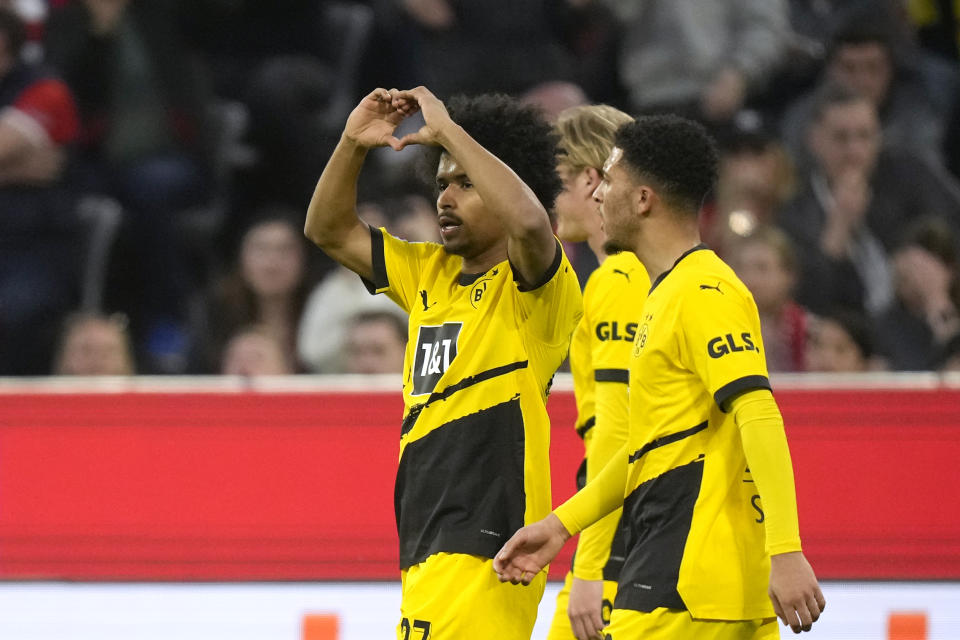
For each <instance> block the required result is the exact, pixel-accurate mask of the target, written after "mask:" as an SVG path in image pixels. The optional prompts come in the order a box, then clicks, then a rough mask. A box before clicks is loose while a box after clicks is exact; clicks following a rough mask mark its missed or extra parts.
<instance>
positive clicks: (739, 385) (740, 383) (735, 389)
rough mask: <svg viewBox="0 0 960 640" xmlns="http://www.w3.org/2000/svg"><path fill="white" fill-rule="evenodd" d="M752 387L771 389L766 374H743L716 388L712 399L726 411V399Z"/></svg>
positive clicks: (730, 398) (750, 389)
mask: <svg viewBox="0 0 960 640" xmlns="http://www.w3.org/2000/svg"><path fill="white" fill-rule="evenodd" d="M753 389H767V390H771V389H770V380H769V379H768V378H767V376H744V377H742V378H737V379H736V380H734V381H733V382H729V383H727V384H725V385H723V386H722V387H720V388H719V389H717V392H716V393H715V394H713V399H714V401H716V403H717V406H718V407H720V409H721V410H723V411H724V412H726V411H727V410H728V409H729V407H728V406H725V405H726V403H727V401H728V400H732V399H733V397H734V396H735V395H737V394H738V393H743V392H744V391H752V390H753Z"/></svg>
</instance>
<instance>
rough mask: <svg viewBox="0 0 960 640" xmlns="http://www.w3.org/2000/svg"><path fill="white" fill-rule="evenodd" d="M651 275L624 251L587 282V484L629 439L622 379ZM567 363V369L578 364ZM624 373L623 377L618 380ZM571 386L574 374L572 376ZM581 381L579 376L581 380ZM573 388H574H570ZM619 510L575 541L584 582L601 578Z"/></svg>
mask: <svg viewBox="0 0 960 640" xmlns="http://www.w3.org/2000/svg"><path fill="white" fill-rule="evenodd" d="M649 290H650V278H649V277H648V276H647V271H646V269H644V267H643V265H642V264H640V261H639V260H637V257H636V256H635V255H634V254H633V253H630V252H622V253H619V254H615V255H612V256H609V257H607V258H606V259H605V260H604V261H603V263H602V264H601V265H600V266H599V267H598V268H597V269H596V271H594V272H593V274H592V275H591V276H590V279H589V280H588V281H587V286H586V289H585V290H584V296H583V319H582V320H581V321H580V325H579V326H580V327H582V326H584V325H587V326H588V327H589V337H590V342H589V346H590V353H589V361H588V362H587V363H584V364H582V365H581V366H584V365H585V366H587V367H588V368H589V375H588V376H585V377H588V378H589V383H590V384H592V386H593V387H594V391H593V393H592V395H593V398H594V407H595V408H594V411H595V416H596V423H595V425H594V427H593V429H592V430H591V432H592V433H593V437H592V438H591V439H590V441H589V442H588V443H587V448H586V455H587V482H590V481H591V480H592V479H593V478H595V477H597V476H598V475H599V474H600V471H601V470H602V469H603V467H604V466H606V464H607V463H608V462H609V461H610V460H611V458H612V457H613V456H614V454H615V453H616V452H617V450H618V449H620V447H622V446H623V444H624V443H625V442H626V441H627V432H628V431H629V422H628V421H629V416H628V402H627V382H626V377H627V374H628V371H629V367H630V353H631V350H632V348H633V340H634V339H635V337H636V332H637V327H638V320H639V318H640V312H641V309H642V308H643V303H644V301H645V300H646V298H647V292H648V291H649ZM577 364H578V363H577V362H574V361H571V370H574V369H575V367H576V366H577ZM620 374H622V375H623V379H618V376H619V375H620ZM574 375H575V377H574V385H576V384H577V382H578V377H577V376H576V374H574ZM579 380H582V378H579ZM574 389H576V386H575V387H574ZM620 516H621V510H620V509H617V510H615V511H614V512H612V513H610V514H609V515H607V516H606V517H604V518H603V519H601V520H600V521H598V522H597V523H596V524H594V525H593V526H591V527H589V528H587V529H586V530H585V531H583V533H582V534H581V536H580V540H579V542H578V544H577V553H576V560H575V561H574V565H573V572H574V575H576V577H578V578H581V579H583V580H601V579H602V578H603V569H604V567H605V566H606V564H607V561H608V560H609V558H610V545H611V543H612V541H613V537H614V534H615V533H616V530H617V525H618V524H619V522H620Z"/></svg>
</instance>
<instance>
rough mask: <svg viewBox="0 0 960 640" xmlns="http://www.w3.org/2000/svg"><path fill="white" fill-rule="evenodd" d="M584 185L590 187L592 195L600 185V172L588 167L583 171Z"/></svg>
mask: <svg viewBox="0 0 960 640" xmlns="http://www.w3.org/2000/svg"><path fill="white" fill-rule="evenodd" d="M583 179H584V185H585V186H587V187H590V193H593V190H594V189H596V188H597V185H598V184H600V172H599V171H597V170H596V169H594V168H593V167H587V168H586V169H584V170H583Z"/></svg>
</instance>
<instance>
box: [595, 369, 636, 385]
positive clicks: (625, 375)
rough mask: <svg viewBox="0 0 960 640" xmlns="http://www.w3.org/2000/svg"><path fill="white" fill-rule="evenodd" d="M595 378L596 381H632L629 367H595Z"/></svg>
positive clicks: (625, 382)
mask: <svg viewBox="0 0 960 640" xmlns="http://www.w3.org/2000/svg"><path fill="white" fill-rule="evenodd" d="M593 379H594V380H595V381H596V382H623V383H624V384H627V383H629V382H630V371H629V370H627V369H594V370H593Z"/></svg>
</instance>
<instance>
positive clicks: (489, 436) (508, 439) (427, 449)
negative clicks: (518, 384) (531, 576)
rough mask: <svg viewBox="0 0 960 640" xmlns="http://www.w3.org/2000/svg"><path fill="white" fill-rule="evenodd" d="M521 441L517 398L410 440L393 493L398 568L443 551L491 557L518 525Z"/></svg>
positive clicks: (521, 511)
mask: <svg viewBox="0 0 960 640" xmlns="http://www.w3.org/2000/svg"><path fill="white" fill-rule="evenodd" d="M524 446H525V441H524V428H523V415H522V414H521V412H520V400H519V399H513V400H509V401H507V402H504V403H502V404H498V405H495V406H493V407H490V408H489V409H484V410H482V411H478V412H477V413H472V414H470V415H468V416H464V417H463V418H460V419H458V420H454V421H452V422H449V423H447V424H445V425H443V426H441V427H439V428H437V429H435V430H433V431H431V432H430V433H429V434H427V435H426V436H424V437H423V438H420V439H419V440H417V441H415V442H411V443H410V444H408V445H407V447H406V449H405V450H404V453H403V459H402V460H401V461H400V467H399V469H398V470H397V483H396V487H395V491H394V509H395V512H396V518H397V531H398V533H399V536H400V568H401V569H406V568H407V567H410V566H412V565H415V564H417V563H419V562H423V561H424V560H426V559H427V557H429V556H431V555H433V554H435V553H440V552H449V553H466V554H470V555H476V556H481V557H484V558H493V556H494V555H495V554H496V553H497V551H499V550H500V547H502V546H503V543H504V542H506V541H507V539H509V537H510V536H511V535H513V533H514V532H515V531H516V530H517V529H519V528H520V527H522V526H523V514H524V510H525V509H526V496H525V493H524V486H523V459H524Z"/></svg>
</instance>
